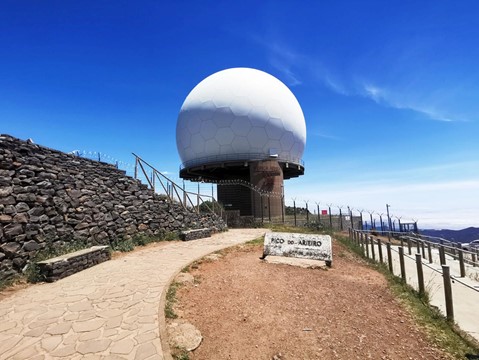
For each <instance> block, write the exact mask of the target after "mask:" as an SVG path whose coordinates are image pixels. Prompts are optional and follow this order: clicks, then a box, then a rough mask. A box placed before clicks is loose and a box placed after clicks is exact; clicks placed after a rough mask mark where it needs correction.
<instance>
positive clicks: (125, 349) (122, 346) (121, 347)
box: [110, 339, 135, 355]
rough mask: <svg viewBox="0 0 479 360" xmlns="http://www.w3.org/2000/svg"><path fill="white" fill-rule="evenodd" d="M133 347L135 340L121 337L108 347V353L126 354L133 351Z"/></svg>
mask: <svg viewBox="0 0 479 360" xmlns="http://www.w3.org/2000/svg"><path fill="white" fill-rule="evenodd" d="M134 347H135V342H134V341H133V340H132V339H123V340H121V341H118V342H115V343H113V344H112V347H111V348H110V353H112V354H125V355H128V354H129V353H131V352H132V351H133V348H134Z"/></svg>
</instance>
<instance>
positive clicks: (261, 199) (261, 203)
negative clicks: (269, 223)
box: [259, 194, 296, 226]
mask: <svg viewBox="0 0 479 360" xmlns="http://www.w3.org/2000/svg"><path fill="white" fill-rule="evenodd" d="M259 198H260V205H261V223H263V222H264V209H263V195H262V194H260V195H259ZM295 226H296V224H295Z"/></svg>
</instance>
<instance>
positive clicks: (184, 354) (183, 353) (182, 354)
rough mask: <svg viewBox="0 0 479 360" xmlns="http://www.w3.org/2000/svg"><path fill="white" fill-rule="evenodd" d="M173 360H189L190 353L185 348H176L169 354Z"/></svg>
mask: <svg viewBox="0 0 479 360" xmlns="http://www.w3.org/2000/svg"><path fill="white" fill-rule="evenodd" d="M171 355H172V356H173V359H174V360H190V353H189V352H188V350H186V349H185V348H182V347H179V346H176V347H175V348H174V349H173V352H172V354H171Z"/></svg>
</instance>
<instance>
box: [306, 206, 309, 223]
mask: <svg viewBox="0 0 479 360" xmlns="http://www.w3.org/2000/svg"><path fill="white" fill-rule="evenodd" d="M306 222H307V223H309V209H308V203H306Z"/></svg>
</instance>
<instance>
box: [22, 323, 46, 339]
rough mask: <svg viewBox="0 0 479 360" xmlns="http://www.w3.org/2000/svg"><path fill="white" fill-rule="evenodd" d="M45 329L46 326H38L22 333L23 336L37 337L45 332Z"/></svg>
mask: <svg viewBox="0 0 479 360" xmlns="http://www.w3.org/2000/svg"><path fill="white" fill-rule="evenodd" d="M45 330H47V327H46V326H40V327H37V328H34V329H32V330H30V331H27V332H26V333H25V334H23V335H24V336H32V337H39V336H40V335H42V334H43V333H44V332H45Z"/></svg>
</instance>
